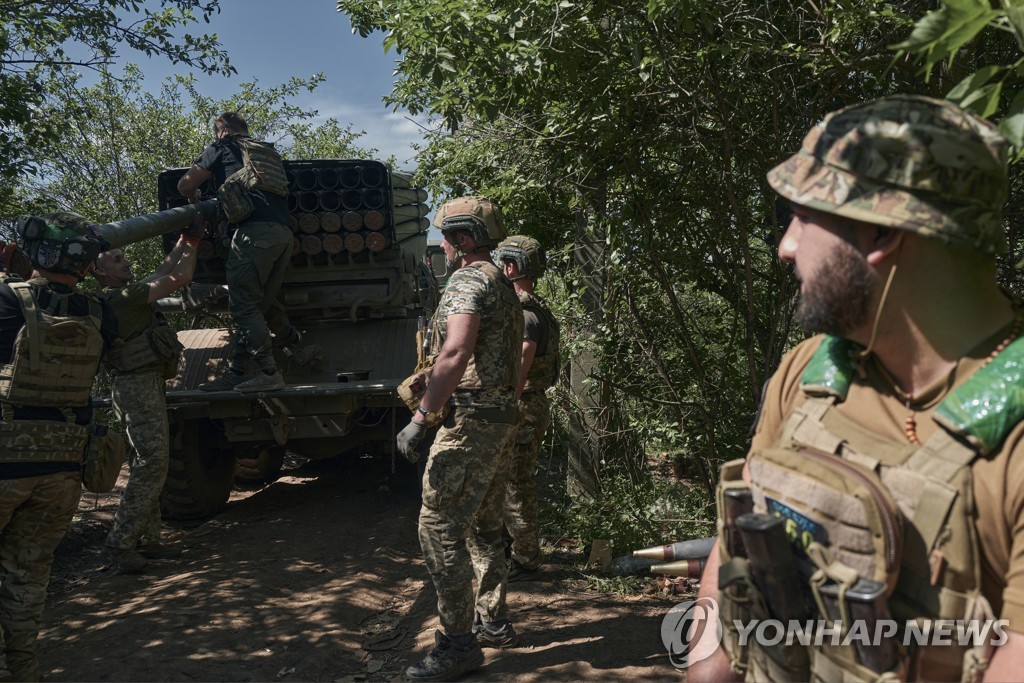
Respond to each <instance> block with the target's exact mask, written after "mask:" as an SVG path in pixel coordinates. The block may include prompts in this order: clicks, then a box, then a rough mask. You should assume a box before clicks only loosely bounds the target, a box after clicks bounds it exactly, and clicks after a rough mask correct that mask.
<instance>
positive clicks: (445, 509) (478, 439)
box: [419, 407, 516, 635]
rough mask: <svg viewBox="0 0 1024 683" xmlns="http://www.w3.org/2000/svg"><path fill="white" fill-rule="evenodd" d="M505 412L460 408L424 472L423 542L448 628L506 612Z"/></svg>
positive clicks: (509, 427)
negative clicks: (503, 514)
mask: <svg viewBox="0 0 1024 683" xmlns="http://www.w3.org/2000/svg"><path fill="white" fill-rule="evenodd" d="M502 412H503V414H501V415H499V414H496V413H497V411H496V409H493V408H492V409H479V408H466V407H460V408H457V409H455V410H454V411H453V412H452V414H451V415H449V416H448V419H447V420H445V423H444V425H442V426H441V428H440V430H439V431H438V433H437V437H436V438H435V439H434V445H433V446H432V447H431V448H430V457H429V458H428V459H427V467H426V471H425V472H424V474H423V505H422V507H421V508H420V519H419V535H420V547H421V548H422V550H423V558H424V560H426V563H427V569H428V570H429V571H430V577H431V578H432V579H433V581H434V588H435V589H436V590H437V611H438V613H439V614H440V617H441V627H442V629H443V630H444V632H445V633H447V634H449V635H463V634H467V633H470V631H471V630H472V628H473V619H474V615H475V614H476V613H479V614H480V616H481V617H482V618H483V620H484V621H499V620H501V619H504V618H505V615H506V606H505V592H506V589H507V585H508V567H507V565H506V563H505V550H504V543H503V541H502V537H501V526H502V525H501V508H502V504H503V501H504V498H505V495H504V491H505V477H506V470H507V464H506V462H505V457H506V456H507V454H508V441H509V440H510V439H511V438H512V431H513V429H514V425H513V422H514V420H515V413H516V411H515V409H514V408H513V407H510V408H508V409H506V410H504V411H502ZM499 420H500V421H499ZM506 420H507V421H506ZM474 575H475V576H476V580H477V590H476V593H475V596H474V591H473V577H474Z"/></svg>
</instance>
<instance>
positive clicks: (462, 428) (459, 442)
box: [398, 197, 523, 680]
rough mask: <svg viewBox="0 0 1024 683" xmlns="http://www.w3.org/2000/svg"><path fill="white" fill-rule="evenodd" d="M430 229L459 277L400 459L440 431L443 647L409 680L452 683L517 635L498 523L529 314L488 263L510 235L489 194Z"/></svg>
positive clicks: (426, 521) (430, 481)
mask: <svg viewBox="0 0 1024 683" xmlns="http://www.w3.org/2000/svg"><path fill="white" fill-rule="evenodd" d="M434 225H435V226H436V227H437V228H439V229H440V230H441V232H442V234H443V235H444V242H442V248H443V249H444V252H445V256H446V258H447V262H448V269H449V272H451V271H454V272H453V274H452V276H451V278H450V279H449V280H448V284H447V286H446V287H445V290H444V294H443V295H442V297H441V301H440V302H439V304H438V307H437V310H436V312H435V314H434V325H433V329H434V334H433V339H432V340H431V348H430V353H431V354H432V355H433V356H434V365H433V372H432V375H431V376H430V379H429V383H428V384H427V388H426V393H425V394H424V395H423V398H422V401H421V403H420V405H419V408H418V409H417V411H416V412H415V413H414V414H413V418H412V421H411V422H410V423H409V425H408V426H407V427H406V428H405V429H403V430H402V431H401V432H400V433H399V434H398V449H399V451H401V452H402V454H403V455H405V456H406V457H407V458H410V459H411V460H413V461H415V459H416V457H417V456H416V446H417V444H418V443H419V442H420V440H421V439H422V438H423V436H424V434H425V433H426V431H427V429H429V428H431V427H433V426H437V425H440V429H439V430H438V433H437V435H436V438H435V439H434V443H433V446H432V447H431V449H430V455H429V458H428V460H427V464H426V471H425V473H424V475H423V504H422V507H421V508H420V517H419V535H420V546H421V547H422V549H423V556H424V559H425V560H426V563H427V568H428V569H429V571H430V576H431V578H432V579H433V580H434V587H435V588H436V589H437V608H438V612H439V613H440V617H441V630H440V631H438V632H437V633H436V634H435V643H436V647H434V649H433V650H431V652H430V653H429V654H428V655H427V656H426V658H424V659H423V660H422V661H420V662H419V663H417V664H414V665H412V666H410V667H409V668H408V670H407V671H406V675H407V676H408V677H409V678H411V679H413V680H451V679H453V678H455V677H457V676H459V675H461V674H463V673H466V672H467V671H472V670H473V669H476V668H477V667H479V666H480V665H481V664H482V663H483V653H482V652H481V650H480V641H482V642H483V643H485V644H489V645H494V646H500V647H510V646H511V645H513V644H514V643H515V638H516V633H515V630H514V629H513V627H512V623H511V621H510V620H509V618H508V615H507V609H506V605H505V591H506V586H507V572H508V569H507V565H506V564H505V553H504V548H503V541H502V533H501V531H502V521H501V514H502V504H503V501H504V485H505V474H506V467H505V463H504V461H505V459H506V455H507V451H506V449H507V445H508V442H509V440H510V439H511V436H512V432H513V430H514V425H515V422H516V418H517V409H516V398H515V391H516V384H517V382H518V381H519V362H520V341H519V340H521V339H522V337H523V313H522V308H521V306H520V304H519V299H518V298H517V297H516V293H515V290H514V289H513V287H512V285H511V283H509V281H508V280H507V279H505V277H504V276H503V275H502V273H501V270H500V269H499V268H498V267H497V266H495V265H494V263H493V262H492V261H491V259H490V250H491V249H493V248H494V247H495V246H497V244H498V242H500V241H501V239H502V238H503V237H505V226H504V221H503V219H502V215H501V211H500V210H499V208H498V206H497V204H495V203H494V202H493V201H491V200H490V199H487V198H485V197H462V198H460V199H455V200H453V201H450V202H448V203H447V204H445V205H444V206H442V207H441V208H440V210H438V212H437V214H436V216H435V218H434ZM474 574H475V575H476V579H477V583H478V586H477V590H476V593H475V594H474V591H473V576H474ZM474 620H478V621H479V622H480V623H479V624H478V625H477V626H476V627H474ZM474 630H475V631H476V633H474ZM478 638H479V640H478Z"/></svg>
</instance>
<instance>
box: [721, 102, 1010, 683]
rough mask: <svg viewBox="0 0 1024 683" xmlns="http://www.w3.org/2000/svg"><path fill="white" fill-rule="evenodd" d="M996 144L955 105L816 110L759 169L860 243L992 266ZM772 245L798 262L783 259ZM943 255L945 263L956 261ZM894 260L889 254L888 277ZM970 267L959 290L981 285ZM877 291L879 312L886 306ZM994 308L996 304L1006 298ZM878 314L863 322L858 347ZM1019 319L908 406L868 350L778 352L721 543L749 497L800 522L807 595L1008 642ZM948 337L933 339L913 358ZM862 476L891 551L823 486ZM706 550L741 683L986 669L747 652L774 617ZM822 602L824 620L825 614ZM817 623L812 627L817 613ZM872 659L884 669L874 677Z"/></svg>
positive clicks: (972, 646) (730, 474) (950, 646)
mask: <svg viewBox="0 0 1024 683" xmlns="http://www.w3.org/2000/svg"><path fill="white" fill-rule="evenodd" d="M1008 147H1009V145H1008V144H1007V142H1006V141H1005V140H1004V139H1003V138H1002V137H1001V135H1000V134H999V132H998V129H997V128H996V127H995V126H994V125H992V124H990V123H989V122H987V121H984V120H982V119H979V118H976V117H975V116H973V115H971V114H969V113H968V112H966V111H964V110H962V109H960V108H958V107H957V106H955V105H954V104H952V103H951V102H948V101H944V100H935V99H931V98H926V97H919V96H908V95H897V96H890V97H885V98H882V99H880V100H876V101H873V102H866V103H862V104H858V105H854V106H851V107H847V108H845V109H842V110H839V111H837V112H833V113H832V114H829V115H828V116H827V117H825V119H824V120H823V121H822V122H821V123H819V124H818V125H817V126H815V128H813V129H812V130H811V131H810V132H809V133H808V135H807V136H806V137H805V139H804V141H803V144H802V146H801V149H800V151H799V152H797V153H796V154H794V155H793V156H791V157H790V158H789V159H787V160H786V161H784V162H783V163H781V164H779V165H778V166H776V167H775V168H773V169H772V170H771V171H770V172H769V173H768V182H769V184H770V185H771V187H772V188H773V189H774V190H775V191H776V192H778V193H779V195H781V196H782V197H784V198H786V199H788V200H789V201H791V202H793V203H794V204H796V205H798V206H801V207H808V208H810V209H814V210H816V211H820V212H824V213H826V214H833V215H836V216H843V217H847V218H850V219H854V220H857V221H861V222H863V223H865V224H866V225H865V226H864V227H863V228H860V227H859V228H858V229H859V230H866V229H867V228H869V227H873V226H881V227H887V228H893V229H897V230H904V231H908V232H912V233H916V234H918V235H921V236H924V237H927V238H929V239H932V240H938V241H941V242H944V243H945V244H948V245H951V246H955V247H958V248H960V249H961V250H962V253H963V255H964V256H968V255H969V256H970V257H972V258H974V257H976V255H977V252H982V253H984V254H989V255H995V254H1003V253H1005V252H1006V250H1007V244H1006V237H1005V233H1004V231H1003V223H1002V207H1003V204H1004V202H1005V201H1006V196H1007V190H1008V182H1007V170H1006V165H1007V152H1008ZM807 224H808V223H803V225H804V226H806V225H807ZM822 224H823V226H827V227H831V226H832V225H836V222H835V221H834V220H831V219H830V220H828V221H822ZM790 229H793V228H792V224H791V227H790ZM800 229H806V228H805V227H804V228H800ZM819 229H822V230H824V229H826V227H822V228H819ZM787 234H788V232H787ZM785 241H786V238H784V239H783V242H782V244H783V245H784V244H785ZM915 246H920V245H915ZM786 248H787V249H789V250H790V251H789V252H788V253H789V260H794V259H795V256H794V255H793V252H794V251H795V250H796V246H795V245H793V246H790V247H786ZM897 248H901V247H897ZM942 251H943V254H942V258H950V257H953V256H954V254H955V253H956V252H955V251H954V250H951V249H950V250H942ZM971 252H974V253H971ZM782 256H783V248H780V257H782ZM934 258H936V257H934V256H932V255H931V254H929V253H925V254H924V255H921V251H917V252H916V254H915V259H917V260H916V261H911V264H913V265H910V267H911V268H913V267H914V265H917V266H920V265H922V264H924V265H930V264H931V263H932V262H933V259H934ZM783 260H787V259H785V258H783ZM898 260H899V254H898V252H897V254H896V255H895V257H893V265H892V266H891V270H890V273H893V272H894V271H895V268H896V266H895V263H896V261H898ZM979 262H980V261H979ZM992 263H993V265H994V259H993V260H992ZM927 272H929V275H930V277H933V278H934V277H936V275H937V273H936V272H935V271H934V270H932V271H927ZM993 272H994V268H993ZM910 273H911V274H910V276H909V277H915V275H918V274H916V273H914V271H913V270H911V271H910ZM967 273H969V274H970V275H969V276H970V277H973V276H975V275H976V274H977V271H976V270H975V269H971V270H968V271H967ZM918 276H919V275H918ZM903 277H908V276H906V275H904V276H903ZM946 277H948V278H949V280H948V281H945V282H935V283H927V284H933V285H935V286H936V289H937V290H938V291H943V288H944V287H948V286H949V285H950V284H952V283H955V282H956V279H955V278H959V277H963V274H961V273H958V272H956V271H950V272H949V274H948V275H947V276H946ZM890 284H891V280H890ZM915 284H918V285H920V284H922V283H921V282H918V283H915ZM887 286H888V285H887ZM897 286H899V285H897ZM984 287H985V289H984V290H979V291H985V290H987V292H991V293H994V292H995V291H996V283H995V282H994V280H993V281H991V282H988V283H985V285H984ZM885 296H886V295H885V294H884V293H883V294H882V301H880V302H879V303H877V304H875V305H876V306H878V307H879V308H881V307H882V306H883V303H884V300H885ZM928 303H929V304H934V303H935V302H928ZM900 305H901V306H902V310H899V311H898V312H897V313H892V314H891V315H893V316H896V315H898V316H906V317H907V318H909V319H914V318H915V313H916V312H917V311H916V310H915V306H916V305H918V304H917V303H916V302H915V301H912V300H910V298H909V296H907V295H905V299H904V300H901V302H900ZM978 305H979V306H981V307H982V310H985V311H986V313H991V314H992V315H995V313H994V312H995V311H998V310H999V309H998V307H996V306H994V305H992V304H990V303H988V302H983V301H980V300H979V301H978ZM1003 305H1004V306H1005V309H1009V308H1010V304H1009V302H1006V303H1005V304H1003ZM936 308H937V307H936ZM925 310H926V311H927V309H925ZM932 310H934V308H933V309H932ZM1007 312H1008V311H1007ZM1017 315H1018V316H1020V312H1019V311H1018V312H1017ZM880 319H881V317H880V316H879V317H876V318H875V323H874V330H873V331H872V337H873V336H874V333H875V332H877V328H878V324H879V322H878V321H879V320H880ZM953 324H956V322H955V321H954V323H953ZM1019 325H1020V318H1019V317H1018V320H1017V321H1015V322H1013V323H1007V324H1006V325H1005V327H1004V329H1002V330H999V331H997V332H996V333H994V334H993V333H992V332H991V331H990V332H989V333H987V338H977V339H974V340H973V342H972V344H971V346H968V347H967V351H966V353H965V354H964V355H963V356H961V357H959V358H955V359H952V360H955V361H956V367H955V370H954V371H948V370H947V372H948V376H945V375H940V376H938V377H935V378H934V379H932V380H930V381H929V383H927V384H925V385H924V386H915V387H914V388H915V391H916V390H918V389H920V392H921V393H915V394H914V396H913V397H911V396H910V395H908V394H904V393H903V391H902V390H901V389H900V387H899V385H898V384H897V383H896V382H895V381H894V378H893V374H892V373H890V372H889V370H888V369H887V368H886V367H885V366H884V365H883V363H882V361H881V359H880V358H879V356H878V355H877V354H874V355H872V354H871V353H869V352H868V350H867V349H865V348H864V347H862V346H860V345H859V344H856V343H855V342H854V341H852V340H850V339H844V338H841V337H836V336H828V335H821V336H817V337H814V338H812V339H810V340H808V341H806V342H804V343H802V344H801V345H800V346H798V347H797V348H796V349H794V350H793V351H792V352H790V353H789V354H787V355H786V357H785V358H783V360H782V363H781V365H780V367H779V369H778V371H777V372H776V373H775V374H774V375H773V376H772V379H771V380H770V382H769V384H768V386H767V387H766V390H765V396H764V400H763V402H762V403H763V405H762V407H761V413H760V418H759V420H758V425H757V430H756V433H755V435H754V437H753V440H752V444H751V449H750V453H749V454H748V457H747V459H746V460H736V461H732V462H730V463H726V464H725V465H724V466H723V468H722V477H721V480H722V481H721V484H720V489H719V493H718V501H719V505H720V506H721V507H720V509H719V529H720V530H722V533H723V538H724V539H725V540H726V541H728V540H729V538H728V535H729V533H730V527H729V524H728V522H727V520H726V519H725V517H726V515H727V512H728V507H727V506H726V504H725V503H724V501H725V492H726V491H728V490H730V489H732V490H734V491H747V492H749V494H750V495H751V497H752V500H753V509H754V511H755V512H758V513H765V512H771V513H773V514H775V515H782V516H783V518H787V517H788V520H787V527H788V524H789V522H790V521H792V520H793V519H795V518H799V519H800V521H799V522H798V523H797V524H795V525H794V528H797V527H798V528H799V529H800V530H805V529H806V530H807V531H802V533H803V534H806V535H807V537H812V535H813V539H814V540H813V541H810V547H811V548H813V551H811V552H809V553H808V554H807V555H804V556H805V557H808V556H810V557H811V559H812V560H814V561H815V562H816V564H817V566H818V568H819V570H818V572H817V573H816V574H815V577H816V578H815V579H812V580H811V581H809V582H808V583H809V584H810V585H808V586H805V588H808V589H809V591H811V592H815V593H816V592H817V590H818V587H819V586H820V585H821V584H820V583H819V584H816V581H817V579H818V578H821V579H822V580H823V581H827V582H833V587H835V586H838V587H839V588H838V590H839V593H838V595H839V596H842V595H843V592H842V591H844V590H846V589H847V588H848V587H849V586H850V585H851V584H853V583H854V582H857V581H859V580H860V579H863V578H871V579H872V580H874V581H875V582H876V585H879V586H882V592H881V595H882V596H883V597H882V600H881V601H880V604H876V605H875V606H873V607H872V609H873V610H874V609H884V610H888V611H891V614H892V618H893V619H895V620H896V622H897V623H901V624H902V623H908V624H909V623H914V622H916V623H918V624H921V623H924V624H932V625H934V624H939V623H945V624H950V623H960V624H962V623H972V622H973V623H979V622H980V621H982V620H984V619H988V618H992V617H993V616H995V617H998V618H999V619H1005V620H1006V621H1004V622H1002V623H1003V624H1004V628H1008V629H1009V630H1015V631H1019V630H1020V625H1021V624H1022V623H1024V600H1021V599H1020V598H1019V597H1017V596H1020V595H1022V594H1024V592H1022V587H1021V585H1022V583H1024V582H1022V581H1021V580H1020V577H1021V576H1024V572H1022V567H1021V566H1020V564H1021V562H1020V561H1019V557H1018V554H1016V553H1013V552H1012V549H1013V548H1017V547H1018V546H1019V545H1020V542H1021V532H1020V529H1021V528H1022V524H1021V522H1022V520H1024V510H1022V507H1021V505H1020V501H1019V498H1018V496H1017V492H1018V491H1020V490H1021V482H1020V479H1021V477H1020V474H1019V472H1020V471H1021V468H1020V467H1019V465H1016V464H1015V463H1017V462H1019V460H1020V458H1021V457H1022V455H1024V453H1022V449H1024V447H1022V444H1024V438H1022V433H1024V423H1022V422H1021V420H1020V418H1021V413H1020V411H1019V410H1009V409H1007V408H1008V407H1009V406H1010V405H1014V406H1015V407H1019V404H1018V403H1017V402H1015V401H1014V400H1013V399H1012V398H1011V397H1014V396H1017V395H1019V394H1020V391H1021V374H1020V367H1021V361H1020V358H1021V356H1022V355H1024V348H1022V342H1021V341H1020V339H1019V338H1018V339H1017V340H1016V341H1013V339H1014V337H1015V336H1018V335H1019V333H1020V327H1019ZM924 329H925V330H927V328H924ZM925 333H927V332H925ZM1007 333H1009V336H1007ZM931 334H933V335H935V334H936V333H931ZM1000 339H1002V340H1003V341H1000ZM943 341H945V339H944V337H943V334H942V332H941V331H940V332H939V333H938V334H937V335H936V336H935V338H926V339H925V340H924V342H925V343H924V344H923V345H922V347H925V346H928V345H932V346H933V347H934V346H938V345H940V343H941V342H943ZM873 342H874V339H872V342H870V343H873ZM891 343H892V342H891V341H890V344H891ZM989 361H991V363H990V362H989ZM907 413H910V415H909V416H907ZM811 449H814V450H816V451H817V454H815V453H814V452H813V451H812V450H811ZM821 456H824V457H821ZM773 457H777V458H778V459H779V460H778V461H779V462H781V463H783V464H782V465H781V466H780V467H779V468H778V469H777V470H774V471H772V465H770V464H769V465H766V464H765V463H766V462H769V461H770V460H771V458H773ZM812 462H816V463H819V464H826V463H827V465H826V467H830V468H835V469H834V470H833V471H834V472H836V473H841V474H837V475H836V476H835V478H834V479H832V480H831V481H830V480H829V479H828V476H827V475H825V476H824V477H823V476H821V475H820V474H818V475H815V474H808V473H810V472H812V468H813V465H809V463H812ZM857 477H861V478H862V479H861V480H862V481H863V482H865V483H867V485H868V486H870V487H872V490H873V495H875V496H877V497H878V500H886V501H889V502H888V503H887V505H892V508H891V509H892V510H894V511H895V510H898V511H899V512H900V513H902V514H896V515H895V517H896V519H898V520H899V522H898V524H897V525H896V526H895V527H892V528H891V529H896V530H897V531H896V532H893V531H892V530H891V529H888V530H886V531H884V532H879V533H878V535H877V536H876V538H892V537H893V536H889V535H888V534H893V535H894V536H895V537H898V538H900V543H898V544H897V545H892V544H891V543H892V542H891V540H890V541H886V544H888V545H886V548H885V552H883V551H882V550H881V549H880V548H879V549H877V550H876V549H872V548H869V546H870V543H868V544H865V543H863V541H862V540H856V539H854V538H853V537H854V535H856V533H858V531H855V530H858V529H859V530H862V531H861V532H860V533H864V532H863V530H867V529H868V525H869V524H871V522H865V521H864V520H867V519H871V515H872V514H877V513H878V511H879V510H880V509H882V507H883V504H881V503H879V504H876V503H874V502H871V503H869V504H866V505H864V506H863V507H861V506H860V505H858V504H848V503H840V502H837V501H840V500H843V495H844V494H842V493H837V489H836V488H834V486H837V485H850V486H851V489H847V490H848V491H849V490H852V483H851V482H853V481H854V480H855V478H857ZM766 491H767V492H769V494H770V495H766ZM940 491H941V493H940ZM872 500H873V499H872ZM844 505H845V507H844ZM858 515H861V516H858ZM874 519H879V517H876V518H874ZM810 530H813V534H812V531H810ZM799 533H800V532H798V534H799ZM866 533H868V534H870V533H871V532H870V531H867V532H866ZM862 538H863V536H862ZM818 539H821V541H820V542H819V541H818ZM798 540H799V541H805V539H804V538H801V539H798ZM795 545H799V543H797V544H795ZM717 548H718V556H719V558H718V559H719V562H720V566H719V571H718V572H717V576H718V581H719V583H718V588H719V596H718V597H719V600H718V604H719V609H720V620H721V626H722V631H721V633H722V634H723V639H722V645H723V651H724V652H725V653H726V655H727V656H728V658H729V663H730V665H731V666H732V668H733V670H734V671H736V672H745V675H746V677H745V680H814V681H839V680H841V681H849V682H853V681H858V680H864V681H868V680H870V681H879V680H964V681H968V680H980V678H981V676H982V674H983V673H984V672H985V670H986V668H987V667H988V664H989V656H990V655H991V650H990V649H989V647H988V646H989V644H990V643H988V642H981V643H978V642H972V639H959V640H958V639H956V638H954V639H952V640H950V641H942V640H939V641H931V642H925V643H916V644H915V645H914V646H912V647H911V648H908V649H904V648H893V651H892V652H891V653H890V654H886V655H883V656H881V657H880V658H877V659H876V660H875V661H874V662H871V666H868V664H869V662H868V661H866V660H865V659H861V654H860V653H859V652H858V650H859V648H855V647H854V646H853V645H851V644H850V643H849V642H848V641H844V642H843V643H842V645H841V646H832V647H828V646H827V644H826V646H824V647H822V646H821V644H820V643H819V644H818V645H817V646H815V645H812V646H810V647H807V648H803V647H801V646H800V645H793V644H789V645H786V644H780V643H776V644H774V645H769V644H766V643H762V642H758V641H757V640H752V641H748V642H747V643H745V644H742V645H741V644H740V640H739V638H738V637H737V629H736V625H738V624H739V623H742V622H743V621H748V620H749V619H751V618H752V617H754V618H756V617H759V616H760V615H761V614H765V613H766V612H767V610H768V608H767V606H766V605H767V604H768V603H767V602H766V601H765V600H763V599H761V598H760V597H759V593H757V592H756V591H754V590H752V589H754V588H757V585H756V581H755V580H754V579H753V578H752V576H753V573H752V572H751V570H750V567H751V565H752V564H754V563H753V562H751V561H750V559H748V558H744V557H738V556H737V557H734V556H733V555H732V553H733V552H736V551H735V546H733V545H732V544H731V543H729V542H725V543H719V544H718V546H717ZM801 552H802V551H801ZM886 553H891V555H888V554H886ZM822 565H826V566H824V567H823V566H822ZM826 577H827V578H826ZM762 588H763V586H762ZM840 599H841V598H840ZM818 606H819V609H824V610H826V611H827V610H828V607H827V606H826V605H825V604H824V603H821V602H819V603H818ZM811 618H820V615H819V614H817V613H816V611H812V615H811ZM975 620H977V621H975ZM860 623H861V624H863V622H860ZM845 627H846V625H845V624H844V628H845ZM851 632H852V629H851ZM982 640H984V639H982ZM878 645H880V643H878V642H876V641H874V640H872V646H873V647H876V646H878ZM874 653H875V654H881V653H883V650H882V649H881V648H879V649H876V650H875V651H874ZM883 665H884V667H885V668H887V669H888V671H882V670H880V669H879V667H880V666H883ZM990 673H991V671H990Z"/></svg>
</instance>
